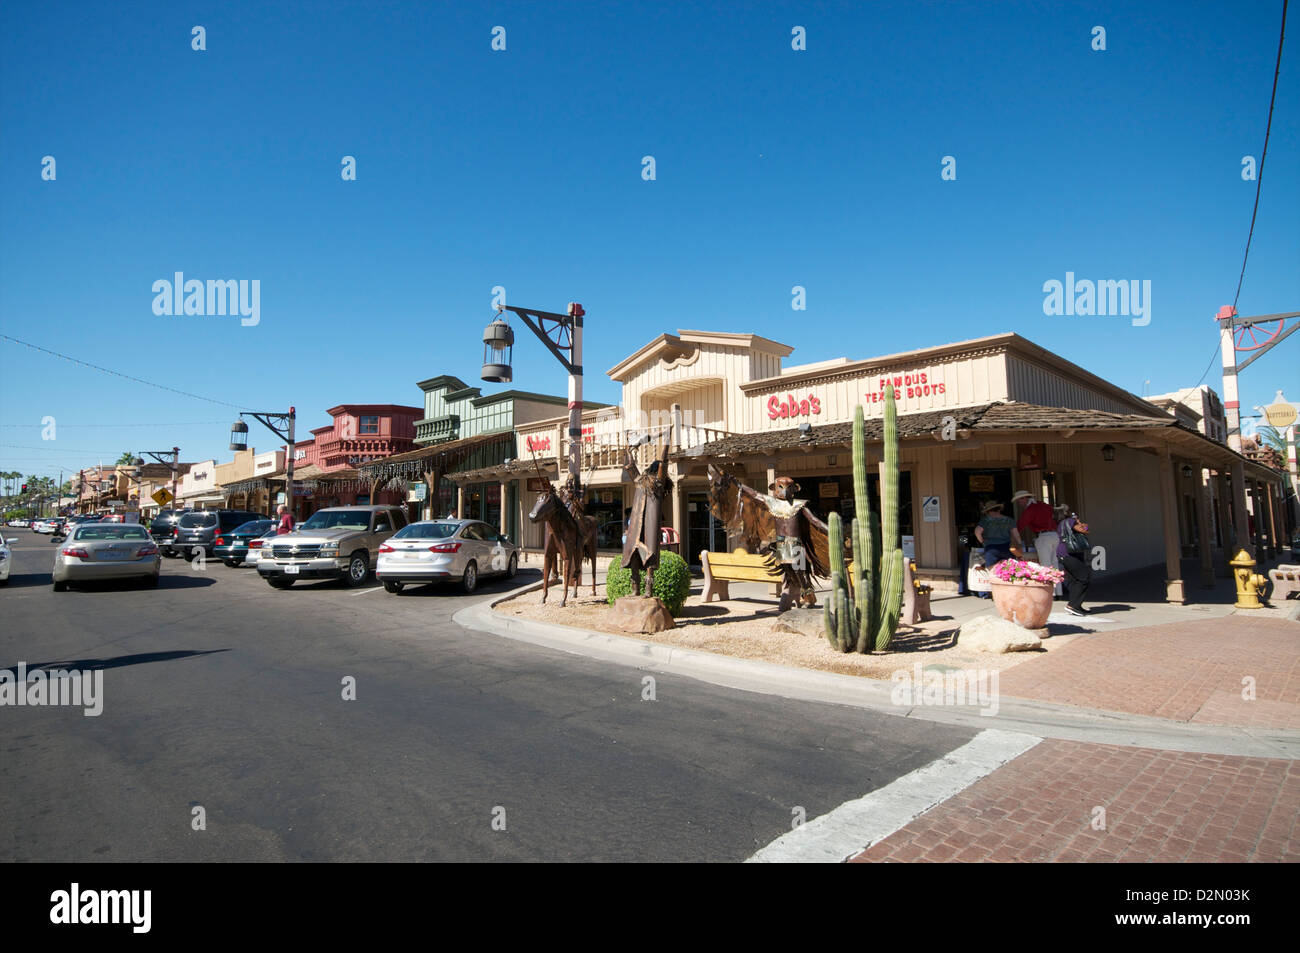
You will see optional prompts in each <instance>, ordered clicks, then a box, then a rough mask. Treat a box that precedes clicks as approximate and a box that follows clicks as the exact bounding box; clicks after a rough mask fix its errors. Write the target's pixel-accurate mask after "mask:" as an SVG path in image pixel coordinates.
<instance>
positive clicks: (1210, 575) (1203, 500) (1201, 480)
mask: <svg viewBox="0 0 1300 953" xmlns="http://www.w3.org/2000/svg"><path fill="white" fill-rule="evenodd" d="M1195 466H1196V472H1195V473H1194V474H1192V479H1193V480H1194V482H1195V489H1196V544H1197V550H1198V555H1199V556H1200V557H1201V583H1200V585H1201V588H1202V589H1213V588H1214V526H1213V523H1212V517H1211V515H1210V494H1209V492H1208V488H1207V487H1206V485H1205V481H1206V480H1207V479H1208V478H1209V471H1207V470H1206V469H1205V467H1204V463H1203V462H1202V461H1200V460H1197V461H1196V464H1195Z"/></svg>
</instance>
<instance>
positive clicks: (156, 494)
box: [150, 486, 172, 506]
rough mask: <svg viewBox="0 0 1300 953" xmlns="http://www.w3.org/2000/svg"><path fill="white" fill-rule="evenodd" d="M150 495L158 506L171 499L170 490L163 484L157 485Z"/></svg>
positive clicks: (164, 504) (165, 503)
mask: <svg viewBox="0 0 1300 953" xmlns="http://www.w3.org/2000/svg"><path fill="white" fill-rule="evenodd" d="M150 495H151V496H152V497H153V501H154V502H155V503H157V504H158V505H159V506H166V505H167V504H168V503H170V502H171V501H172V491H171V490H169V489H167V487H165V486H160V487H158V489H156V490H154V491H153V493H152V494H150Z"/></svg>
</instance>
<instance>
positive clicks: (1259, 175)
mask: <svg viewBox="0 0 1300 953" xmlns="http://www.w3.org/2000/svg"><path fill="white" fill-rule="evenodd" d="M1286 4H1287V0H1282V30H1281V33H1280V34H1279V36H1278V38H1277V65H1276V66H1274V67H1273V94H1272V95H1271V96H1269V98H1268V123H1267V124H1266V125H1265V126H1264V149H1263V151H1262V152H1260V154H1259V168H1258V169H1256V170H1255V207H1254V209H1253V210H1252V211H1251V213H1250V231H1249V233H1247V235H1246V253H1245V254H1244V255H1243V256H1242V258H1241V277H1239V278H1238V279H1237V293H1236V294H1235V295H1233V296H1232V309H1233V311H1236V310H1237V299H1238V298H1240V297H1241V283H1242V282H1243V281H1245V280H1246V260H1247V259H1248V258H1250V240H1251V239H1252V238H1253V237H1254V235H1255V216H1256V215H1258V214H1259V193H1260V189H1261V188H1262V187H1263V185H1264V159H1265V158H1266V157H1267V156H1268V135H1269V133H1270V132H1272V130H1273V103H1274V102H1276V101H1277V77H1278V74H1279V73H1280V72H1282V41H1283V40H1284V39H1285V38H1286Z"/></svg>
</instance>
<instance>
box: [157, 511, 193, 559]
mask: <svg viewBox="0 0 1300 953" xmlns="http://www.w3.org/2000/svg"><path fill="white" fill-rule="evenodd" d="M190 512H193V511H192V510H159V511H158V515H157V516H155V517H154V518H153V519H152V520H150V521H149V535H150V536H152V537H153V541H154V542H155V543H157V544H158V546H159V548H160V549H161V548H162V547H163V546H164V544H166V543H169V542H171V539H172V537H173V536H175V535H176V524H177V522H179V520H180V518H181V517H182V516H184V515H185V514H186V513H190ZM162 552H163V555H164V556H179V555H180V553H179V552H174V553H169V552H167V550H166V549H163V550H162Z"/></svg>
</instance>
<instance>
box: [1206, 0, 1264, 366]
mask: <svg viewBox="0 0 1300 953" xmlns="http://www.w3.org/2000/svg"><path fill="white" fill-rule="evenodd" d="M1286 6H1287V0H1282V28H1281V30H1280V31H1279V33H1278V38H1277V62H1276V64H1275V65H1274V66H1273V92H1272V93H1271V94H1270V95H1269V97H1268V121H1267V122H1266V123H1265V125H1264V149H1263V151H1261V152H1260V154H1259V167H1258V168H1257V169H1256V170H1255V206H1254V208H1252V209H1251V212H1250V231H1249V232H1247V233H1246V251H1245V254H1243V255H1242V256H1241V274H1240V275H1239V276H1238V277H1237V293H1236V294H1234V295H1233V296H1232V312H1233V314H1236V313H1237V299H1239V298H1240V297H1241V285H1242V282H1244V281H1245V280H1246V262H1247V261H1248V260H1249V259H1250V242H1251V239H1253V238H1254V237H1255V217H1256V216H1257V215H1258V214H1259V193H1260V191H1261V190H1262V188H1263V186H1264V159H1265V158H1267V156H1268V137H1269V134H1270V133H1271V132H1272V131H1273V104H1274V103H1275V102H1277V77H1278V74H1279V73H1281V72H1282V44H1283V41H1284V40H1285V39H1286ZM1218 353H1219V348H1218V347H1217V346H1216V347H1215V349H1214V353H1213V354H1211V355H1210V363H1209V364H1208V365H1206V367H1205V371H1204V372H1203V373H1202V374H1201V379H1200V380H1198V381H1197V382H1196V383H1195V384H1194V385H1193V389H1195V388H1196V387H1200V386H1201V382H1202V381H1204V380H1205V377H1206V375H1207V374H1209V373H1210V368H1211V367H1213V366H1214V358H1215V355H1217V354H1218Z"/></svg>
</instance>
